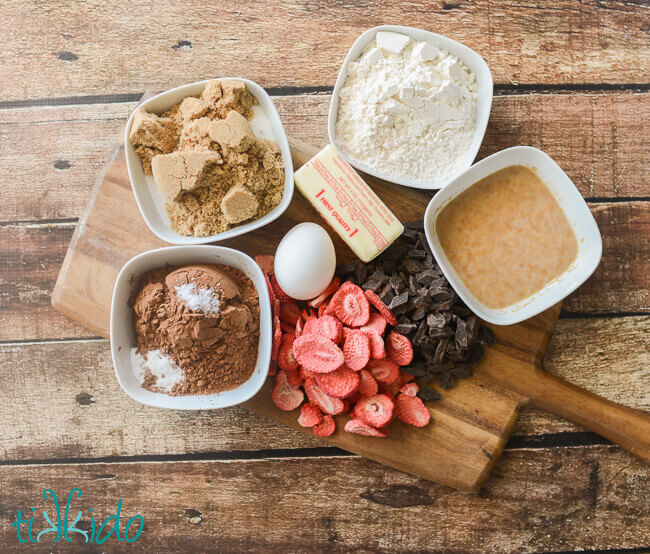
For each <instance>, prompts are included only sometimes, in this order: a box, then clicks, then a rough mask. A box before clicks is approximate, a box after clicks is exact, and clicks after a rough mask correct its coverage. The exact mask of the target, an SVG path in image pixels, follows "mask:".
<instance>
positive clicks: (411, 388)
mask: <svg viewBox="0 0 650 554" xmlns="http://www.w3.org/2000/svg"><path fill="white" fill-rule="evenodd" d="M419 390H420V387H418V385H417V383H406V385H404V386H403V387H402V388H401V389H399V392H401V393H402V394H405V395H406V396H416V395H417V393H418V391H419Z"/></svg>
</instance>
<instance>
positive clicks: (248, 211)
mask: <svg viewBox="0 0 650 554" xmlns="http://www.w3.org/2000/svg"><path fill="white" fill-rule="evenodd" d="M258 206H259V203H258V202H257V198H255V195H254V194H253V193H252V192H250V191H249V190H248V189H247V188H246V187H244V186H242V185H235V186H234V187H232V188H231V189H230V190H229V191H228V192H227V193H226V195H225V196H224V197H223V199H222V200H221V211H222V212H223V216H224V217H225V218H226V221H227V222H228V223H241V222H242V221H246V220H247V219H250V218H251V217H253V216H254V215H255V214H256V213H257V208H258Z"/></svg>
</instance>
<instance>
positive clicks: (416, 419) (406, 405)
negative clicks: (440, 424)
mask: <svg viewBox="0 0 650 554" xmlns="http://www.w3.org/2000/svg"><path fill="white" fill-rule="evenodd" d="M395 413H396V414H397V417H399V418H400V419H401V420H402V421H403V422H404V423H408V424H409V425H413V426H414V427H424V426H425V425H427V423H429V421H431V413H430V412H429V410H428V409H427V407H426V406H425V405H424V403H423V402H422V400H421V399H420V398H419V397H417V396H407V395H406V394H400V395H399V396H398V397H397V400H395Z"/></svg>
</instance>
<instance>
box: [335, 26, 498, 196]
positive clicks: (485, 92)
mask: <svg viewBox="0 0 650 554" xmlns="http://www.w3.org/2000/svg"><path fill="white" fill-rule="evenodd" d="M378 31H392V32H394V33H401V34H403V35H408V36H409V37H411V38H412V39H414V40H417V41H424V42H428V43H430V44H433V45H434V46H437V47H438V48H440V49H441V50H446V51H447V52H449V53H450V54H453V55H454V56H456V57H457V58H458V59H460V60H461V61H462V62H463V63H464V64H465V65H466V66H467V67H468V68H469V69H470V70H471V71H472V72H473V73H474V75H475V76H476V95H477V100H476V129H475V131H474V138H473V139H472V142H471V144H470V146H469V148H468V149H467V151H466V152H465V154H464V157H463V160H462V163H460V164H459V165H458V171H457V172H456V174H455V175H452V176H451V177H448V178H446V179H443V180H441V181H438V182H429V181H416V180H415V179H408V178H398V177H396V176H394V175H390V174H389V173H385V172H383V171H381V170H379V169H375V168H373V167H370V166H368V165H366V164H365V163H363V162H361V161H358V160H356V159H355V158H354V157H352V156H350V155H349V154H348V153H347V152H346V151H345V149H344V148H342V147H341V146H340V145H339V143H338V139H337V138H336V120H337V118H338V110H339V92H340V90H341V87H342V86H343V85H344V84H345V79H346V78H347V71H348V64H349V63H350V62H351V61H355V60H357V59H358V58H359V57H360V56H361V53H362V52H363V49H364V48H365V47H366V46H368V44H369V43H370V42H372V41H373V40H374V39H375V37H376V36H377V32H378ZM492 88H493V83H492V73H491V72H490V68H489V67H488V64H487V63H486V62H485V60H484V59H483V58H482V57H481V56H480V55H479V54H478V53H477V52H475V51H474V50H472V49H471V48H469V47H467V46H465V45H464V44H461V43H460V42H456V41H455V40H452V39H450V38H447V37H443V36H442V35H437V34H435V33H430V32H429V31H424V30H422V29H416V28H414V27H404V26H402V25H380V26H379V27H373V28H372V29H368V30H367V31H365V32H364V33H363V34H362V35H361V36H360V37H359V38H358V39H357V40H356V41H355V42H354V44H353V45H352V47H351V48H350V51H349V52H348V55H347V56H346V57H345V60H343V65H342V66H341V69H340V70H339V74H338V77H337V78H336V84H335V85H334V91H333V92H332V100H331V101H330V109H329V114H328V118H327V132H328V134H329V139H330V142H331V143H332V145H333V146H334V147H335V148H336V150H337V151H338V152H339V153H340V154H341V156H343V158H344V159H345V160H346V161H347V162H348V163H349V164H350V165H352V166H354V167H356V168H357V169H359V170H361V171H363V172H364V173H367V174H368V175H372V176H374V177H378V178H380V179H383V180H384V181H389V182H391V183H396V184H398V185H404V186H406V187H412V188H416V189H426V190H435V189H441V188H443V187H445V186H446V185H447V183H449V182H451V181H452V180H453V179H454V178H455V177H456V176H457V175H459V174H460V173H462V172H463V171H465V170H466V169H467V168H468V167H469V166H470V165H472V162H473V161H474V159H475V158H476V154H478V150H479V148H480V147H481V143H482V142H483V136H484V135H485V129H486V128H487V124H488V120H489V119H490V110H491V109H492V92H493V91H492Z"/></svg>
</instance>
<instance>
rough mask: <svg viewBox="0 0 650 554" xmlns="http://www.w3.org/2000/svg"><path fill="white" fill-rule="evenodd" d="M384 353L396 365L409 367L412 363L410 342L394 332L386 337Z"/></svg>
mask: <svg viewBox="0 0 650 554" xmlns="http://www.w3.org/2000/svg"><path fill="white" fill-rule="evenodd" d="M386 352H388V356H389V357H390V359H391V360H393V361H394V362H395V363H396V364H397V365H401V366H404V365H409V364H410V363H411V362H412V361H413V345H412V344H411V341H410V340H409V339H408V338H407V337H405V336H404V335H400V334H399V333H396V332H395V331H391V332H390V333H388V336H387V337H386Z"/></svg>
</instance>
